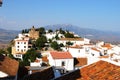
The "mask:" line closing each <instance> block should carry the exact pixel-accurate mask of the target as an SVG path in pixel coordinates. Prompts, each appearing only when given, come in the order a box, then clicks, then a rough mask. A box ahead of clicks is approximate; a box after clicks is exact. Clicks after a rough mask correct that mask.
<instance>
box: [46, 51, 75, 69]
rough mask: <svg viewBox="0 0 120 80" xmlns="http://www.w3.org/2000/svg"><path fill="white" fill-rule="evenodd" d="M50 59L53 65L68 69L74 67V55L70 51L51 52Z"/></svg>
mask: <svg viewBox="0 0 120 80" xmlns="http://www.w3.org/2000/svg"><path fill="white" fill-rule="evenodd" d="M48 60H49V64H50V65H51V66H55V67H62V68H64V69H65V70H68V71H69V70H73V69H74V61H73V57H72V55H71V54H70V53H69V52H57V51H53V52H50V54H49V56H48Z"/></svg>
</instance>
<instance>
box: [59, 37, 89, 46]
mask: <svg viewBox="0 0 120 80" xmlns="http://www.w3.org/2000/svg"><path fill="white" fill-rule="evenodd" d="M57 42H58V44H60V43H62V44H63V45H66V42H71V43H73V45H84V44H89V43H90V40H89V39H86V38H61V39H60V40H57Z"/></svg>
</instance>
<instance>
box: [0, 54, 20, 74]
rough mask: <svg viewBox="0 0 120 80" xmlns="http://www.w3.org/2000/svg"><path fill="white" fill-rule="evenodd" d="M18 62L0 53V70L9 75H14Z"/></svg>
mask: <svg viewBox="0 0 120 80" xmlns="http://www.w3.org/2000/svg"><path fill="white" fill-rule="evenodd" d="M18 67H19V63H18V62H17V61H16V60H14V59H11V58H9V57H6V56H3V55H1V54H0V71H2V72H4V73H7V74H8V75H9V76H16V74H17V72H18Z"/></svg>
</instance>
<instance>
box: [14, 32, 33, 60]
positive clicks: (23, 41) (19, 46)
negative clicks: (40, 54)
mask: <svg viewBox="0 0 120 80" xmlns="http://www.w3.org/2000/svg"><path fill="white" fill-rule="evenodd" d="M28 36H29V35H28V34H18V38H16V39H14V42H15V43H14V46H13V47H12V54H13V56H14V57H15V58H20V59H22V55H23V54H25V53H26V52H27V50H28V49H30V48H31V45H30V46H29V37H28Z"/></svg>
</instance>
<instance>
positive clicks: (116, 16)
mask: <svg viewBox="0 0 120 80" xmlns="http://www.w3.org/2000/svg"><path fill="white" fill-rule="evenodd" d="M55 24H72V25H75V26H79V27H82V28H91V29H98V30H107V31H120V0H3V5H2V7H0V28H3V29H8V30H22V29H26V28H31V27H32V26H33V25H34V26H35V27H42V26H46V25H55Z"/></svg>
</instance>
